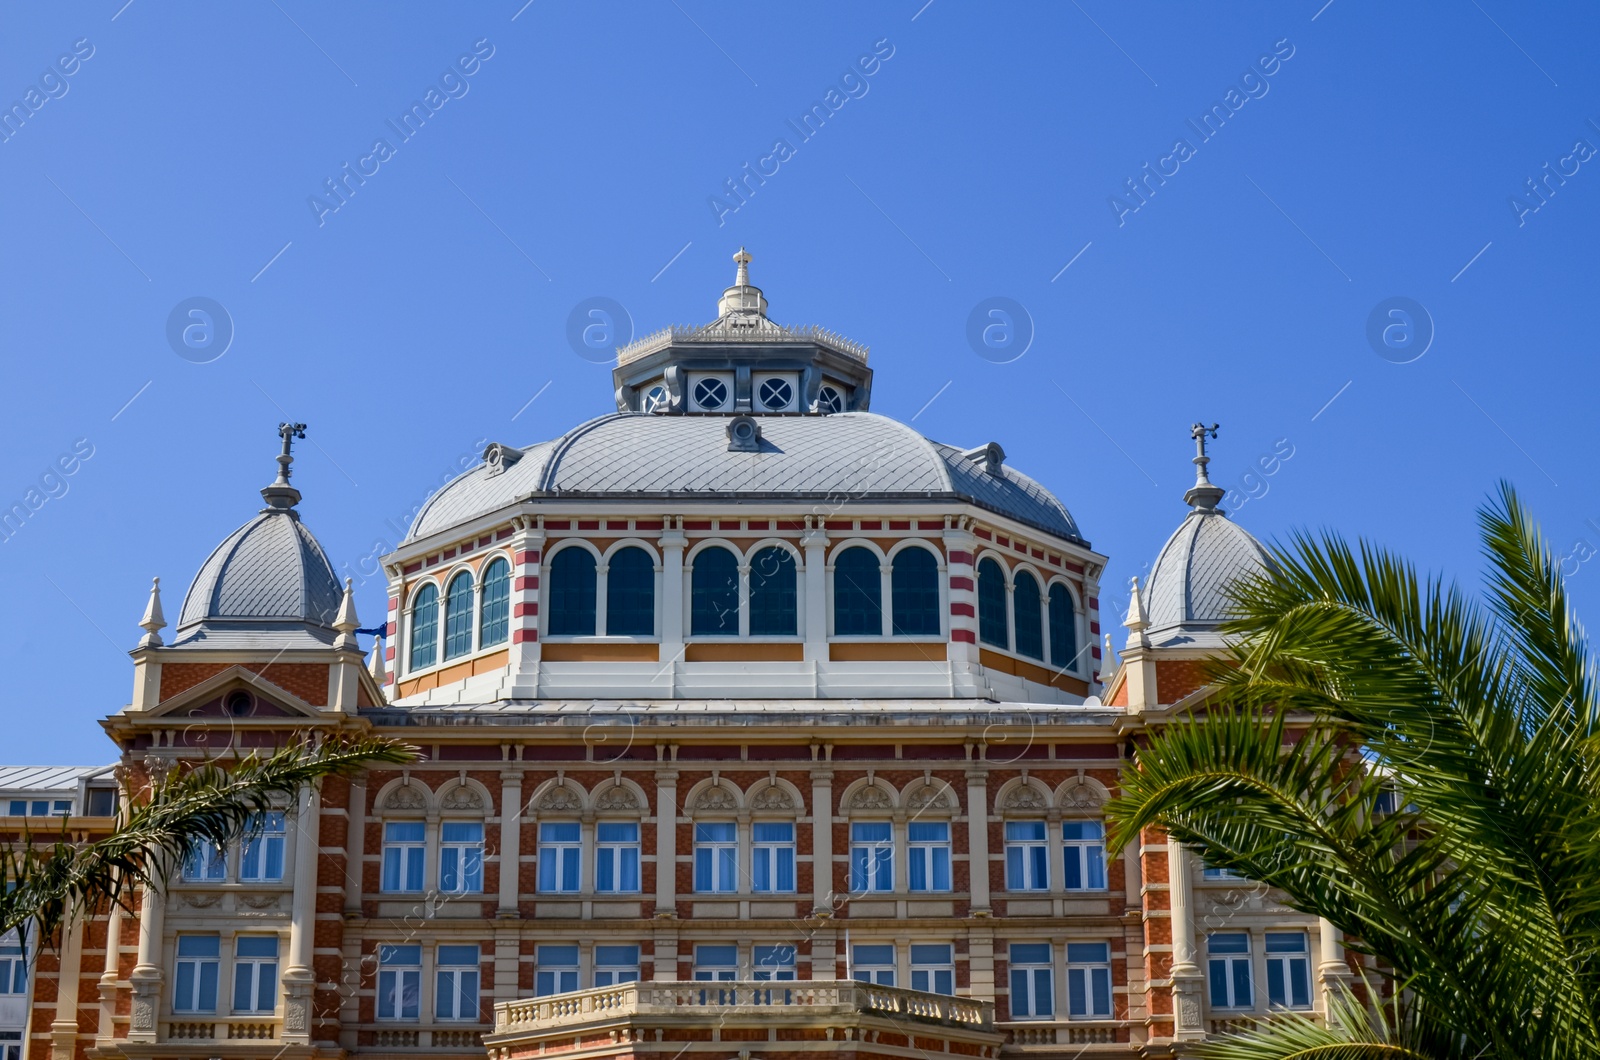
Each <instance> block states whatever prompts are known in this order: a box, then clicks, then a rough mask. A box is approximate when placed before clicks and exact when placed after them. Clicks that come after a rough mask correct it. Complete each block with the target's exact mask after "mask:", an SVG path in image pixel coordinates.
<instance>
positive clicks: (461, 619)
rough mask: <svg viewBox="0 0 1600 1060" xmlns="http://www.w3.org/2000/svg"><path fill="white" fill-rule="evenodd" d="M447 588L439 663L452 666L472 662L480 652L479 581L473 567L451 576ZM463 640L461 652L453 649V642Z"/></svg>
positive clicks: (459, 569) (441, 600)
mask: <svg viewBox="0 0 1600 1060" xmlns="http://www.w3.org/2000/svg"><path fill="white" fill-rule="evenodd" d="M462 585H464V586H466V591H465V592H464V593H462V594H461V597H460V598H459V599H458V598H457V587H458V586H462ZM444 586H445V588H444V592H443V593H442V594H441V595H440V603H441V605H442V607H441V613H440V622H439V632H440V633H441V634H442V636H441V637H440V638H439V651H440V655H439V661H440V662H442V663H453V662H459V661H460V660H462V659H469V658H471V657H472V656H473V655H474V654H476V653H477V650H478V580H477V578H476V577H475V576H474V575H473V571H472V568H471V567H466V566H462V567H459V568H457V569H455V570H452V571H451V572H450V573H449V576H448V577H446V579H445V582H444ZM453 626H454V628H453ZM462 636H464V637H465V638H466V646H465V647H461V648H460V650H458V651H457V650H454V649H452V647H451V641H452V640H458V639H460V638H461V637H462Z"/></svg>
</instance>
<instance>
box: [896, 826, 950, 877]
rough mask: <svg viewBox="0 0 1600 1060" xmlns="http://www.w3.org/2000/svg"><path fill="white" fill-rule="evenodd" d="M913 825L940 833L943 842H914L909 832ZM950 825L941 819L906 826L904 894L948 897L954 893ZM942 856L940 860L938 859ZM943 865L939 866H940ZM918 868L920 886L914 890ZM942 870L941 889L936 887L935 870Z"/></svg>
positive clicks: (938, 840)
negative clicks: (919, 868)
mask: <svg viewBox="0 0 1600 1060" xmlns="http://www.w3.org/2000/svg"><path fill="white" fill-rule="evenodd" d="M917 825H925V826H928V827H936V828H943V829H944V838H943V839H915V838H913V837H912V835H911V830H912V829H913V828H915V827H916V826H917ZM950 835H951V827H950V822H949V821H947V820H944V819H940V820H932V821H924V820H914V821H907V822H906V891H907V892H908V893H910V894H951V893H953V892H954V890H955V864H954V862H955V854H954V851H953V849H952V847H951V841H950ZM941 854H942V855H943V857H942V858H941V857H940V855H941ZM941 861H942V862H943V865H942V866H941V865H940V862H941ZM919 865H920V867H921V869H922V874H923V883H924V886H921V887H918V886H917V883H916V881H917V870H918V867H919ZM941 867H942V869H943V871H944V878H945V886H943V887H940V886H937V881H938V876H939V870H940V869H941Z"/></svg>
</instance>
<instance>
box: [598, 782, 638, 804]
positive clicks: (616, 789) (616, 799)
mask: <svg viewBox="0 0 1600 1060" xmlns="http://www.w3.org/2000/svg"><path fill="white" fill-rule="evenodd" d="M594 806H595V809H597V810H637V809H638V808H639V796H637V795H635V794H634V793H633V789H632V788H630V787H627V786H626V785H623V784H614V785H612V786H611V787H610V788H607V789H606V791H605V792H604V793H603V794H602V795H601V796H600V797H599V798H598V799H596V800H595V804H594Z"/></svg>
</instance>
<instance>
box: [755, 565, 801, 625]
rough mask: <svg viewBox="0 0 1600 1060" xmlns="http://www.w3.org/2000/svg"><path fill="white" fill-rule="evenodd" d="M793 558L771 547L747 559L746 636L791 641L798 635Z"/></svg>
mask: <svg viewBox="0 0 1600 1060" xmlns="http://www.w3.org/2000/svg"><path fill="white" fill-rule="evenodd" d="M798 612H799V602H798V600H797V598H796V593H795V570H794V556H793V555H791V554H790V553H789V550H788V549H784V548H779V547H778V546H776V545H773V546H772V547H770V548H764V549H762V550H761V551H760V552H757V553H756V554H755V555H754V556H753V557H751V559H750V635H751V636H752V637H792V636H794V635H795V634H796V633H797V632H799V619H798V617H797V616H798Z"/></svg>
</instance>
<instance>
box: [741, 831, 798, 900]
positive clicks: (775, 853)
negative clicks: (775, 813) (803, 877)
mask: <svg viewBox="0 0 1600 1060" xmlns="http://www.w3.org/2000/svg"><path fill="white" fill-rule="evenodd" d="M762 827H781V828H787V829H788V830H789V838H788V839H761V838H759V837H758V836H757V834H756V829H758V828H762ZM798 832H799V828H798V827H797V826H796V824H795V821H794V819H793V818H777V819H762V818H760V817H758V818H756V819H754V820H752V821H751V822H750V893H751V894H797V893H799V888H800V853H799V844H798V843H797V841H796V838H795V837H796V835H797V834H798ZM786 855H787V856H786ZM785 870H787V872H788V875H789V884H790V885H789V886H788V887H784V886H782V885H781V884H782V881H783V875H784V872H785ZM763 874H765V875H766V877H767V880H768V885H767V886H765V887H763V886H762V885H761V883H760V880H761V877H762V875H763Z"/></svg>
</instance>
